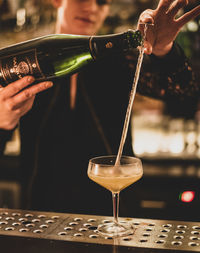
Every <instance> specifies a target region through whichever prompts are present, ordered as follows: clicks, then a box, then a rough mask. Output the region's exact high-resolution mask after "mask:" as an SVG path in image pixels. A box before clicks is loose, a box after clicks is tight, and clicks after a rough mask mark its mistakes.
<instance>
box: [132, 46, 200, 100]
mask: <svg viewBox="0 0 200 253" xmlns="http://www.w3.org/2000/svg"><path fill="white" fill-rule="evenodd" d="M130 58H131V57H130ZM130 58H129V60H130ZM132 65H133V64H132ZM129 66H130V67H131V60H130V62H129ZM198 80H199V78H198V77H197V75H195V74H194V72H193V71H192V67H191V65H190V63H189V61H188V59H187V58H186V56H185V54H184V52H183V50H182V49H181V47H180V46H179V45H178V44H176V43H174V45H173V48H172V50H171V51H170V52H169V53H168V55H166V56H165V57H163V58H158V57H156V56H154V55H150V56H147V55H146V56H145V57H144V61H143V65H142V69H141V74H140V79H139V83H138V88H137V92H138V93H140V94H141V95H145V96H149V97H153V98H157V99H162V100H163V101H166V102H167V101H170V100H179V101H184V100H188V99H191V98H192V99H197V98H198V97H199V95H200V84H199V82H198Z"/></svg>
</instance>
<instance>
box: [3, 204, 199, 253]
mask: <svg viewBox="0 0 200 253" xmlns="http://www.w3.org/2000/svg"><path fill="white" fill-rule="evenodd" d="M111 220H112V217H105V216H94V215H81V214H64V213H50V212H37V211H26V210H14V209H1V208H0V235H4V236H19V237H30V238H42V239H50V240H58V241H59V240H62V241H70V242H74V243H76V242H84V243H94V244H105V245H106V244H108V245H119V246H125V247H140V248H152V249H167V250H172V251H174V250H175V251H177V250H178V251H181V250H183V251H188V252H195V251H196V252H198V251H200V222H184V221H169V220H152V219H135V218H120V220H122V221H123V220H128V221H129V222H131V223H132V224H133V225H134V227H135V230H134V232H133V233H131V234H130V235H129V236H126V237H121V238H116V239H113V238H111V237H108V238H106V237H102V236H100V235H99V234H98V232H97V230H96V229H97V226H98V224H100V223H106V222H109V221H111Z"/></svg>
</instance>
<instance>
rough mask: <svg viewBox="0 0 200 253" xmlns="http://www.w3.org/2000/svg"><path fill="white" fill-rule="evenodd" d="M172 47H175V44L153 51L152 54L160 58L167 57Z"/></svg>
mask: <svg viewBox="0 0 200 253" xmlns="http://www.w3.org/2000/svg"><path fill="white" fill-rule="evenodd" d="M172 47H173V42H171V43H170V44H168V45H167V46H165V47H162V48H156V49H155V50H154V49H153V51H152V54H154V55H155V56H156V57H160V58H162V57H165V56H166V55H167V54H168V53H169V52H170V51H171V49H172Z"/></svg>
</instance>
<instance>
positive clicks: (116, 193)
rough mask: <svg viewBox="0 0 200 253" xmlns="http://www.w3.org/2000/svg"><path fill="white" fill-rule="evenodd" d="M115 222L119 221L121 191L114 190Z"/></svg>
mask: <svg viewBox="0 0 200 253" xmlns="http://www.w3.org/2000/svg"><path fill="white" fill-rule="evenodd" d="M112 200H113V217H114V223H116V224H117V223H118V214H119V192H112Z"/></svg>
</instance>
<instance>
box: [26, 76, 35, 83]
mask: <svg viewBox="0 0 200 253" xmlns="http://www.w3.org/2000/svg"><path fill="white" fill-rule="evenodd" d="M34 80H35V78H34V77H33V76H28V78H27V81H28V82H29V83H32V82H33V81H34Z"/></svg>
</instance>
